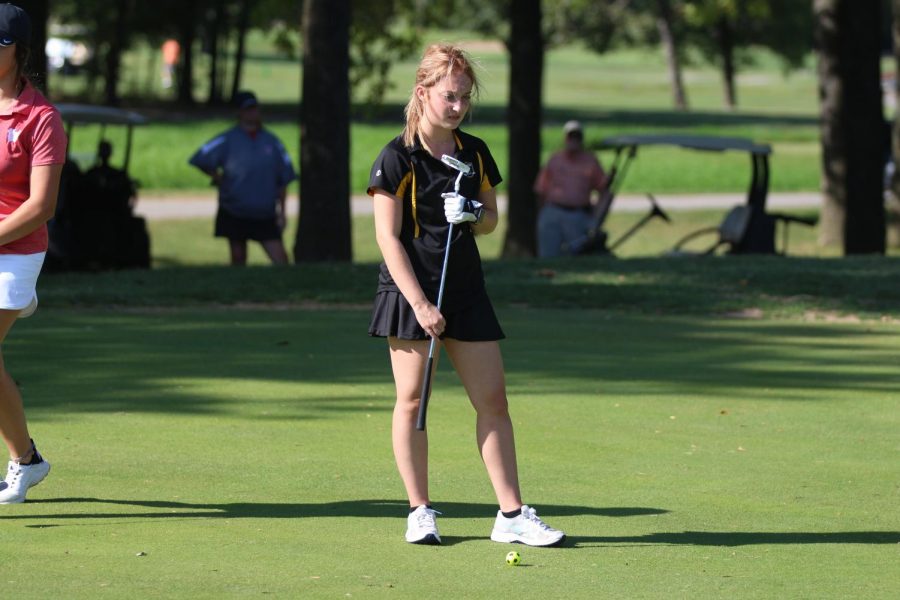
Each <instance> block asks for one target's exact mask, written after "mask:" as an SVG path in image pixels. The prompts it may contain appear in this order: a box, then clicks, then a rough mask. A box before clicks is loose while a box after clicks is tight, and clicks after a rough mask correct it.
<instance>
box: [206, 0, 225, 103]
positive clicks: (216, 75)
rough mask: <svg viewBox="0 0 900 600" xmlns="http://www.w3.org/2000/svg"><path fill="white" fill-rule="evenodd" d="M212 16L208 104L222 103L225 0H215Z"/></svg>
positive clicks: (208, 22) (209, 22)
mask: <svg viewBox="0 0 900 600" xmlns="http://www.w3.org/2000/svg"><path fill="white" fill-rule="evenodd" d="M211 9H212V13H213V14H212V18H211V19H207V25H208V26H209V31H208V33H207V35H208V36H209V40H208V42H209V57H210V65H209V94H208V96H207V98H206V104H207V105H209V106H216V105H219V104H222V77H221V70H222V67H221V62H220V60H221V58H222V53H221V52H220V46H222V37H223V35H222V34H223V29H224V24H225V3H224V2H223V0H215V2H213V3H212V7H211Z"/></svg>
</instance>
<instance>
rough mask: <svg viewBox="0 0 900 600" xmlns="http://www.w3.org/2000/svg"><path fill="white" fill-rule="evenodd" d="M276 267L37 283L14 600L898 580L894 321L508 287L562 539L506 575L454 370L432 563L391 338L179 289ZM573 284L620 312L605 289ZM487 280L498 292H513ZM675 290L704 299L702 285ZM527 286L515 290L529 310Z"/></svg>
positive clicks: (10, 513)
mask: <svg viewBox="0 0 900 600" xmlns="http://www.w3.org/2000/svg"><path fill="white" fill-rule="evenodd" d="M722 262H724V261H722ZM729 264H734V263H733V261H729ZM845 264H847V265H848V269H850V268H851V266H855V267H856V268H855V269H853V271H854V272H857V273H860V274H862V273H865V272H867V271H869V270H871V268H872V266H871V265H868V264H863V263H856V264H855V265H853V263H852V261H848V262H847V263H845ZM767 266H769V267H771V265H767ZM181 271H184V275H185V277H179V276H176V273H179V272H181ZM287 271H288V270H285V272H280V271H279V270H276V269H262V268H255V269H254V268H251V269H246V270H243V271H234V270H229V269H224V268H220V269H218V272H219V277H218V278H214V277H212V273H210V272H207V273H204V271H203V270H188V269H185V270H169V271H167V272H165V273H164V272H159V274H165V275H167V276H168V278H167V279H165V280H164V279H159V280H155V279H153V278H152V274H149V273H145V274H142V276H143V277H144V279H143V280H142V281H143V283H141V284H138V282H136V281H134V280H131V279H130V278H127V277H125V274H119V278H120V279H119V283H118V285H119V287H121V288H125V287H126V286H127V287H128V288H130V289H134V290H137V289H143V290H144V291H145V294H143V295H139V294H137V293H135V294H134V295H131V296H129V297H128V298H122V297H119V298H115V297H111V296H106V297H103V296H102V292H101V291H100V290H101V289H102V288H103V287H104V285H105V284H104V282H105V281H107V279H106V277H104V276H99V277H87V276H82V278H81V279H82V282H81V284H79V283H78V281H77V278H74V277H67V278H64V279H61V280H57V279H56V277H46V278H45V283H50V284H53V285H55V284H54V282H56V283H58V284H60V286H59V287H60V289H63V288H64V289H66V290H69V291H74V290H75V289H77V288H78V287H79V286H80V285H83V284H84V282H86V281H87V280H90V281H93V282H94V283H95V284H96V285H97V287H96V288H94V289H95V291H94V293H95V294H96V295H95V296H94V298H95V300H96V301H97V302H98V303H97V304H95V305H94V306H93V307H92V308H84V307H83V306H84V304H82V307H79V308H65V307H63V306H62V300H63V299H62V298H60V297H58V296H56V295H55V294H53V293H50V290H49V289H46V287H47V286H46V285H45V286H44V287H45V293H44V296H43V298H44V299H45V302H44V306H43V307H42V308H41V310H40V311H39V312H38V313H37V315H36V316H35V317H33V318H31V319H28V320H26V321H23V322H21V323H19V324H18V325H17V326H16V329H15V330H14V332H13V333H14V335H12V336H10V338H9V339H8V340H7V342H6V343H5V344H4V357H5V362H6V365H7V367H8V368H9V369H10V371H11V372H12V373H13V374H14V375H15V377H16V379H17V381H18V382H19V385H20V387H21V389H22V390H23V394H24V395H25V398H26V404H27V406H28V410H29V415H30V424H31V432H32V434H33V435H34V436H35V438H36V439H37V441H38V444H39V445H40V447H41V449H42V451H43V452H44V454H45V456H46V457H47V458H48V459H49V460H51V461H52V463H53V470H52V472H51V474H50V477H49V478H48V479H47V481H46V482H44V483H43V484H42V485H41V486H40V487H38V488H35V489H33V490H32V492H31V493H30V494H29V501H28V502H27V503H25V504H23V505H18V506H6V507H3V508H2V511H0V524H2V527H3V534H4V540H5V544H6V545H7V546H8V547H9V548H15V549H16V558H17V560H20V561H22V562H23V563H25V564H40V565H42V568H41V576H40V577H27V576H24V575H23V574H22V572H21V571H15V570H12V571H8V572H7V573H6V575H5V580H6V581H7V585H9V586H15V589H16V595H21V596H22V597H25V596H27V597H65V598H96V597H98V596H103V597H111V598H126V597H135V596H141V597H145V596H146V597H156V596H165V597H176V598H223V597H246V596H248V595H270V594H274V595H278V596H289V597H297V596H300V597H315V598H319V597H322V598H326V597H335V596H347V595H351V596H366V597H379V598H380V597H394V598H396V597H401V598H410V597H423V596H435V595H440V596H452V597H471V598H497V597H506V596H516V597H535V598H537V597H553V596H556V595H558V594H559V592H560V590H565V594H566V596H567V597H571V598H596V597H641V598H671V597H673V596H690V597H721V598H725V597H728V598H772V597H816V598H846V597H851V596H857V595H865V596H866V597H867V598H893V597H896V595H897V593H898V592H900V587H898V582H900V577H898V575H900V573H898V567H897V564H898V563H897V561H896V560H895V559H896V553H897V547H898V543H900V521H898V519H897V513H896V510H894V508H895V504H896V501H895V500H896V492H897V490H896V482H895V478H894V477H893V473H894V472H895V467H896V460H894V458H895V454H896V436H895V432H896V429H897V427H898V426H900V422H898V418H897V416H898V415H900V411H897V406H896V403H897V398H898V397H900V387H898V383H897V378H896V376H895V372H896V352H895V349H896V347H897V344H898V343H900V331H898V329H897V325H896V324H889V323H873V322H866V323H861V324H853V323H822V322H817V323H806V322H802V321H795V320H781V319H779V320H771V319H760V320H735V319H722V318H712V317H710V316H709V315H697V316H690V315H680V316H679V315H671V314H670V315H668V316H667V315H665V314H658V311H654V312H651V313H650V314H647V315H641V314H639V313H640V312H641V308H640V307H627V308H625V312H624V313H619V312H616V311H610V310H605V309H600V310H598V309H593V308H592V309H586V308H582V309H580V310H572V309H571V308H543V307H541V308H539V307H537V306H528V307H525V306H511V305H510V304H508V303H507V301H506V299H504V300H503V301H502V303H501V304H500V305H499V306H500V307H499V315H500V318H501V320H502V322H503V325H504V327H505V329H506V332H507V334H508V336H509V338H508V340H506V341H505V342H503V349H504V356H505V363H506V370H507V381H508V385H509V394H510V399H511V410H512V414H513V418H514V422H515V424H516V428H517V429H516V433H517V443H518V447H519V460H520V465H521V478H522V482H523V490H524V493H525V498H526V501H527V502H529V503H532V504H534V505H535V506H536V507H537V508H538V511H539V513H540V514H541V515H542V516H543V517H544V518H546V519H547V520H548V522H550V523H552V524H554V525H555V526H557V527H560V528H562V529H564V530H565V531H566V532H567V533H568V536H569V541H568V542H567V544H566V546H565V547H563V548H561V549H545V550H539V549H529V548H524V549H523V548H518V549H519V551H520V552H521V553H522V557H523V566H522V567H518V568H515V569H513V568H510V567H507V566H506V565H505V564H504V562H503V557H504V556H505V554H506V552H507V551H508V550H509V548H508V547H506V546H503V545H498V544H495V543H492V542H490V541H488V540H487V536H488V534H489V531H490V527H491V523H492V518H493V515H494V514H495V510H496V506H495V500H494V499H493V498H492V495H491V492H490V489H489V486H488V484H487V481H486V477H485V476H484V473H483V470H482V466H481V464H480V459H479V457H478V453H477V451H476V448H475V447H474V444H472V443H471V441H470V440H471V439H472V412H471V408H470V407H469V406H468V404H467V402H466V400H465V398H464V395H463V391H462V388H461V386H460V385H459V384H458V381H457V380H456V378H455V376H453V375H452V373H451V372H450V371H449V370H448V369H447V366H446V364H442V365H441V368H440V369H439V372H438V375H437V377H436V379H435V383H434V394H433V398H432V402H431V409H430V411H429V418H430V420H429V437H430V441H431V453H430V454H431V474H432V494H433V501H434V503H435V507H436V508H437V509H439V510H441V511H442V512H443V516H442V517H440V526H441V533H442V535H443V539H444V546H443V547H440V548H429V547H424V548H423V547H418V546H412V545H409V544H406V543H404V542H403V539H402V534H403V531H404V527H405V513H406V509H405V505H404V497H403V491H402V487H401V485H400V482H399V479H398V477H397V475H396V473H395V469H394V466H393V460H392V457H391V450H390V433H389V429H390V412H391V405H392V398H393V389H392V384H391V379H390V373H389V368H388V360H387V356H386V350H385V347H384V344H383V342H380V341H377V340H370V339H368V338H367V337H366V336H365V327H366V321H367V317H368V315H367V311H366V310H365V309H344V310H335V309H328V308H322V309H318V310H309V309H306V310H304V309H300V310H298V309H297V308H296V307H294V308H281V309H279V308H278V307H268V308H266V307H256V308H252V309H251V308H249V307H248V308H244V309H240V308H234V307H216V306H211V305H209V304H208V303H205V304H200V305H196V306H191V302H190V301H189V300H188V299H187V298H186V294H187V293H188V292H189V290H188V289H186V286H188V284H189V282H190V281H194V280H196V279H201V280H202V281H203V282H205V283H206V284H218V285H219V286H220V287H219V291H220V292H221V293H222V294H225V295H226V296H227V295H228V294H229V292H228V291H227V290H236V289H238V288H240V287H241V286H242V285H245V284H250V283H253V284H254V285H248V286H247V288H246V290H247V291H248V292H249V291H250V290H258V289H259V288H261V287H265V286H266V285H276V286H277V285H278V284H277V283H276V282H277V281H285V280H286V277H285V276H286V275H287ZM289 271H290V272H291V273H297V274H298V275H299V276H300V278H299V279H297V280H293V282H292V284H293V285H294V286H295V287H297V288H298V289H303V288H304V287H306V288H315V287H321V286H322V285H324V283H325V280H330V281H335V280H340V279H343V277H341V274H340V271H337V272H335V271H332V272H331V273H330V277H324V275H326V270H325V269H324V267H323V268H322V270H318V269H313V270H306V269H297V268H295V269H291V270H289ZM317 271H318V272H319V274H320V275H321V276H322V277H321V279H318V278H317V276H316V275H315V273H316V272H317ZM503 272H504V273H505V272H506V271H505V270H504V271H503ZM892 274H893V275H896V273H892ZM519 275H520V276H521V275H522V273H521V272H520V273H519ZM489 276H490V277H491V279H492V280H493V281H496V280H498V279H499V280H501V281H502V280H503V274H502V273H500V272H497V271H492V272H490V273H489ZM626 277H627V275H626ZM520 278H521V277H520ZM353 279H356V278H353ZM683 279H684V278H683V277H676V276H675V274H673V276H672V280H673V281H675V282H678V281H681V280H683ZM525 281H526V282H527V281H528V280H527V279H526V280H525ZM534 281H535V282H540V285H541V286H543V285H545V284H546V283H547V282H546V280H544V279H542V278H540V277H538V276H534ZM777 281H778V283H780V284H784V282H783V280H780V279H779V280H777ZM828 283H830V282H828V281H825V282H822V283H821V285H823V286H826V285H827V284H828ZM856 283H857V284H859V283H860V282H859V281H857V282H856ZM579 285H580V286H582V287H590V289H591V290H592V291H593V292H595V295H597V296H598V297H601V298H602V297H608V295H606V294H605V293H604V290H606V289H608V286H604V285H597V284H593V285H591V286H588V285H587V284H584V283H582V284H579ZM628 285H629V284H628V282H624V283H620V284H619V285H618V287H620V288H627V287H628ZM676 285H677V283H676ZM503 287H504V286H502V285H500V286H492V290H494V291H495V292H497V294H498V295H500V296H506V298H509V297H510V296H511V295H512V294H511V291H512V290H507V291H506V292H505V293H504V292H501V290H502V289H503ZM640 287H641V288H642V289H643V290H645V291H646V289H647V285H646V284H642V285H641V286H640ZM848 287H849V286H848ZM164 289H167V290H168V291H169V293H168V294H166V293H163V290H164ZM679 289H680V290H681V291H683V292H685V293H686V292H688V291H691V292H692V293H693V295H694V297H695V299H696V302H694V303H692V304H703V299H704V298H705V297H706V296H707V293H708V291H709V288H708V287H700V288H698V287H694V286H691V285H689V284H688V283H687V282H686V281H685V282H684V283H683V284H682V287H681V288H679ZM744 289H746V288H744ZM749 289H753V286H752V285H751V286H750V288H749ZM275 291H276V292H278V291H279V290H278V289H277V288H276V290H275ZM538 292H539V290H538V289H536V288H535V286H533V285H526V286H525V287H524V288H522V289H521V290H520V291H519V292H517V296H518V298H519V301H520V302H521V301H522V300H523V299H524V298H526V297H528V296H532V295H536V296H538V297H540V295H541V294H539V293H538ZM278 295H280V296H281V295H283V294H281V293H278ZM637 297H638V295H637V294H635V295H633V296H632V298H633V299H636V298H637ZM655 297H657V298H659V295H655ZM544 298H547V296H546V295H544ZM226 299H227V298H226ZM112 301H115V302H117V303H120V302H127V303H129V304H131V305H132V306H131V308H129V309H127V310H126V309H123V308H121V307H116V306H110V305H109V304H107V302H112ZM175 303H178V304H179V306H180V308H179V307H178V306H174V304H175ZM150 304H163V305H166V306H168V307H169V308H166V309H162V308H161V307H155V308H154V307H150V306H146V305H150ZM590 304H592V305H594V304H599V303H595V302H590ZM135 305H145V308H143V309H142V308H140V307H139V306H135ZM895 305H896V303H895ZM659 308H660V310H661V311H663V312H665V311H666V310H667V309H668V307H667V306H665V305H662V306H660V307H659Z"/></svg>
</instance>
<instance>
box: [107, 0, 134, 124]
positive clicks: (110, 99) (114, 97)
mask: <svg viewBox="0 0 900 600" xmlns="http://www.w3.org/2000/svg"><path fill="white" fill-rule="evenodd" d="M113 7H114V10H115V14H116V16H115V21H114V29H113V31H112V37H111V38H110V41H109V45H108V46H107V49H106V60H105V63H106V65H105V66H106V69H105V71H106V72H105V73H104V75H105V77H104V81H105V83H104V89H103V97H104V101H105V104H106V105H107V106H118V105H119V92H118V89H119V71H120V68H121V66H122V52H123V51H124V50H125V46H126V45H127V38H128V15H129V13H130V12H131V1H130V0H117V1H116V2H115V3H114V4H113Z"/></svg>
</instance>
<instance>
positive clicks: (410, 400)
mask: <svg viewBox="0 0 900 600" xmlns="http://www.w3.org/2000/svg"><path fill="white" fill-rule="evenodd" d="M388 344H389V345H390V349H391V367H392V368H393V371H394V383H395V384H396V386H397V402H396V404H395V405H394V417H393V422H392V428H391V433H392V439H393V443H394V458H395V460H396V461H397V469H398V470H399V471H400V478H401V479H402V480H403V485H404V486H405V487H406V495H407V496H408V497H409V505H410V506H421V505H423V504H431V500H430V498H429V497H428V435H427V434H426V433H425V432H424V431H419V430H417V429H416V420H417V418H418V416H419V393H420V392H421V384H422V371H423V370H424V369H425V362H426V361H427V360H428V346H429V344H430V342H429V341H427V340H425V341H419V340H416V341H411V340H400V339H397V338H394V337H392V338H388ZM438 348H440V347H439V346H438ZM434 366H435V367H436V366H437V356H435V361H434Z"/></svg>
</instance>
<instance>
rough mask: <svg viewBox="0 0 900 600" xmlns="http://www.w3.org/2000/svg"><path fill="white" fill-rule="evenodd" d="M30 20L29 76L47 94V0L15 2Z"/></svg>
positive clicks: (48, 8)
mask: <svg viewBox="0 0 900 600" xmlns="http://www.w3.org/2000/svg"><path fill="white" fill-rule="evenodd" d="M16 4H18V5H19V6H21V7H22V9H24V10H25V12H27V13H28V16H29V18H30V19H31V59H30V61H29V76H30V77H31V80H32V82H33V83H34V84H35V85H36V86H37V87H38V88H40V89H41V90H43V91H44V93H48V92H49V81H48V80H47V54H46V51H45V50H44V48H45V47H46V45H47V20H48V18H49V16H50V2H49V0H19V1H18V2H16Z"/></svg>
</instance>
